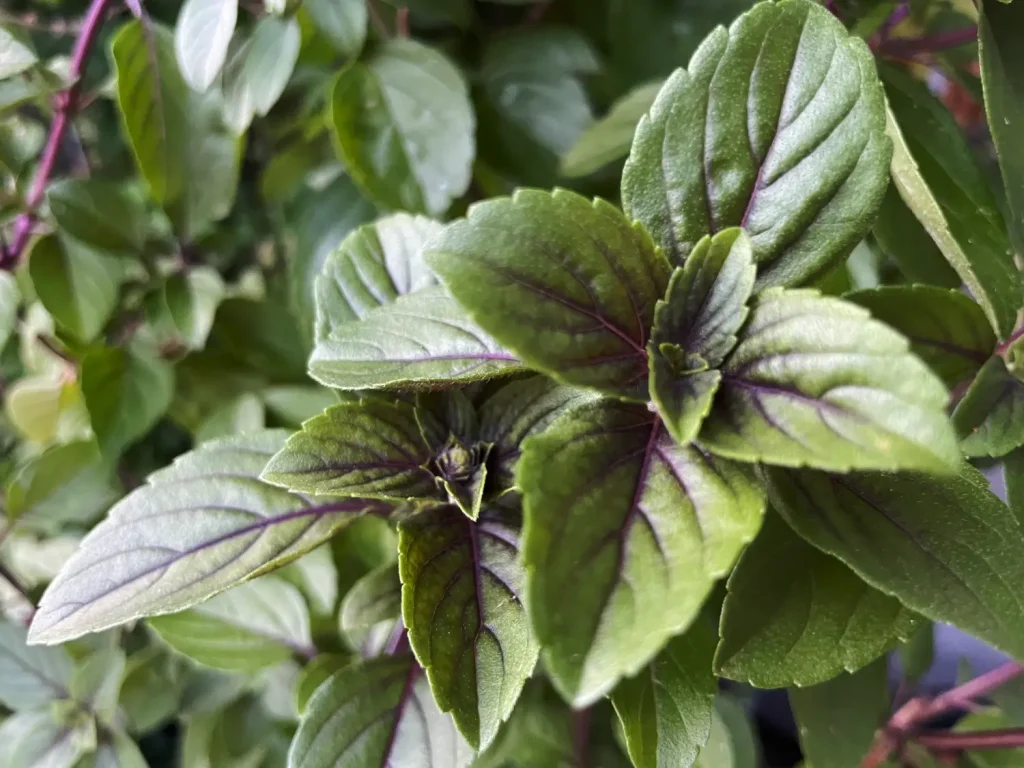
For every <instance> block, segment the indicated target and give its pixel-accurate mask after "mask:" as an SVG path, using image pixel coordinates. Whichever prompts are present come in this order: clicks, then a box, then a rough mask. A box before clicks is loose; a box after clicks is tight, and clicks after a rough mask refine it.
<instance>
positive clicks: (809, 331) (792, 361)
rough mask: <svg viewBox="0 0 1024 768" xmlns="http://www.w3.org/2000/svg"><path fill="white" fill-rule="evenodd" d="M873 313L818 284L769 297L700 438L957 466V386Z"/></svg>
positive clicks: (743, 450)
mask: <svg viewBox="0 0 1024 768" xmlns="http://www.w3.org/2000/svg"><path fill="white" fill-rule="evenodd" d="M908 346H909V345H908V343H907V340H906V339H904V338H903V337H902V336H900V335H899V334H897V333H896V332H894V331H893V330H891V329H890V328H889V327H887V326H885V325H883V324H882V323H880V322H878V321H877V320H872V319H871V317H870V316H869V315H868V312H867V310H865V309H863V308H861V307H858V306H856V305H855V304H851V303H849V302H846V301H843V300H841V299H836V298H832V297H829V296H822V295H820V294H819V293H818V292H817V291H812V290H806V289H805V290H780V289H772V290H768V291H765V292H764V293H762V294H760V295H759V296H757V298H756V299H755V300H754V302H753V308H752V312H751V316H750V318H749V320H748V321H747V324H746V326H745V327H744V329H743V331H742V332H741V334H740V341H739V344H737V345H736V347H735V348H734V349H733V351H732V353H731V354H730V355H729V358H728V359H727V360H726V362H725V365H724V366H723V367H722V384H721V386H720V387H719V389H718V393H717V395H716V396H715V403H714V407H713V408H712V410H711V413H710V415H709V416H708V417H707V419H705V421H704V424H703V426H702V428H701V432H700V442H701V443H702V444H704V445H705V446H706V447H707V448H708V449H710V450H712V451H714V452H715V453H719V454H721V455H722V456H727V457H729V458H733V459H739V460H741V461H766V462H768V463H770V464H781V465H784V466H803V465H806V466H812V467H819V468H824V469H832V470H836V471H847V470H849V469H851V468H861V469H903V468H905V469H923V470H932V471H947V472H948V471H950V470H952V469H954V468H955V467H956V466H957V465H958V463H959V461H960V457H959V453H958V451H957V449H956V443H955V438H954V435H953V431H952V429H951V428H950V425H949V421H948V420H947V418H946V416H945V413H944V409H945V406H946V399H947V394H946V388H945V387H944V386H943V385H942V383H941V382H940V381H939V380H938V379H937V378H936V377H935V375H934V374H932V373H931V371H929V370H928V368H927V367H926V366H925V365H924V364H923V363H922V362H921V361H920V360H918V359H917V358H916V357H914V356H913V355H912V354H910V351H909V349H908Z"/></svg>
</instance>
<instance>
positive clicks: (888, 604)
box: [715, 513, 920, 688]
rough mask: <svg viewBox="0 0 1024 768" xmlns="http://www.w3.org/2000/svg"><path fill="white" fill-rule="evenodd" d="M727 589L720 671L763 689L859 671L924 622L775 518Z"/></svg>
mask: <svg viewBox="0 0 1024 768" xmlns="http://www.w3.org/2000/svg"><path fill="white" fill-rule="evenodd" d="M728 587H729V592H728V595H727V596H726V598H725V604H724V606H723V608H722V621H721V627H720V629H719V634H720V635H721V640H720V641H719V645H718V650H717V651H716V653H715V671H716V672H717V673H718V674H719V675H721V676H722V677H727V678H730V679H732V680H739V681H742V682H747V683H750V684H752V685H756V686H758V687H759V688H783V687H786V686H792V685H798V686H804V685H817V684H818V683H823V682H825V681H826V680H830V679H832V678H833V677H835V676H836V675H838V674H839V673H841V672H844V671H851V672H852V671H854V670H857V669H860V668H861V667H863V666H865V665H866V664H869V663H870V662H872V661H874V660H875V659H877V658H878V657H879V656H881V655H882V654H883V653H885V652H886V651H887V650H888V649H889V648H890V647H892V646H893V645H895V644H896V643H897V642H899V641H900V640H905V639H907V638H908V637H910V635H911V633H912V632H913V631H914V629H915V628H916V627H917V626H918V625H919V624H920V617H918V616H917V615H916V614H914V613H913V612H912V611H909V610H907V609H906V608H904V607H903V606H902V605H901V604H900V602H899V601H898V600H895V599H893V598H891V597H889V596H888V595H885V594H883V593H881V592H879V591H878V590H876V589H875V588H874V587H870V586H868V585H867V584H866V583H864V582H863V581H862V580H861V579H860V578H859V577H858V576H857V575H856V574H855V573H854V572H853V571H851V570H850V569H849V568H847V567H846V566H845V565H843V563H842V562H840V561H839V560H837V559H835V558H834V557H830V556H829V555H826V554H825V553H823V552H820V551H819V550H817V549H815V548H814V547H812V546H811V545H810V544H808V543H807V542H805V541H804V540H803V539H801V538H800V537H799V536H797V535H796V534H795V533H793V531H792V530H790V528H789V526H788V525H786V523H784V522H783V521H782V519H781V518H780V517H779V516H778V515H777V514H775V513H769V515H768V516H767V519H766V520H765V523H764V528H763V529H762V530H761V533H760V534H758V537H757V538H756V539H754V542H753V543H752V544H751V545H750V546H749V547H748V548H747V549H746V551H744V553H743V555H742V556H741V557H740V561H739V564H738V565H737V566H736V568H735V570H734V571H733V572H732V575H731V576H730V577H729V582H728Z"/></svg>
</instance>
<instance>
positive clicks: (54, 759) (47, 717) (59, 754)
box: [0, 710, 96, 768]
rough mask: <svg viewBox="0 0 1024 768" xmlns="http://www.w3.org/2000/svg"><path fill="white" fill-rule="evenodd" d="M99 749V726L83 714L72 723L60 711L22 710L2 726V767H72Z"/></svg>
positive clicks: (0, 749)
mask: <svg viewBox="0 0 1024 768" xmlns="http://www.w3.org/2000/svg"><path fill="white" fill-rule="evenodd" d="M95 748H96V727H95V725H94V724H93V721H92V719H91V718H88V717H87V716H84V717H83V716H79V717H76V718H74V720H73V722H71V723H70V724H65V723H62V722H60V721H59V720H58V719H57V716H56V713H54V712H51V711H48V710H42V711H38V712H19V713H18V714H16V715H14V716H13V717H11V718H9V719H7V720H5V721H3V724H2V725H0V768H28V766H31V767H32V768H72V766H74V765H75V764H76V763H77V762H78V760H79V758H81V757H82V756H84V755H85V754H87V753H89V752H91V751H92V750H94V749H95Z"/></svg>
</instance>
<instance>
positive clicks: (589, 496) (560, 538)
mask: <svg viewBox="0 0 1024 768" xmlns="http://www.w3.org/2000/svg"><path fill="white" fill-rule="evenodd" d="M518 481H519V482H518V484H519V486H520V488H521V489H522V492H523V496H524V505H525V515H526V522H525V529H524V532H523V560H524V562H525V564H526V567H527V571H528V586H527V593H528V594H529V602H528V608H529V612H530V618H531V622H532V624H533V627H534V630H535V631H536V633H537V637H538V639H539V640H540V643H541V646H542V648H543V650H544V661H545V667H546V669H547V670H548V672H549V673H550V675H551V677H552V680H553V681H554V682H555V685H556V687H558V688H559V690H560V691H561V693H562V694H563V695H564V696H565V697H566V698H567V699H568V700H569V701H571V702H572V703H574V704H576V705H577V706H583V705H586V704H590V703H592V702H594V701H596V700H597V699H598V698H600V697H601V696H602V695H604V694H605V693H607V692H608V691H610V690H611V689H612V688H613V687H614V685H615V683H616V682H618V680H619V679H620V678H622V677H624V676H627V675H631V674H635V673H637V672H638V671H639V670H640V669H641V668H642V667H643V666H644V665H645V664H647V663H648V662H649V661H650V660H651V659H652V658H653V657H654V656H655V655H656V654H657V652H658V651H659V650H660V649H661V647H662V645H664V643H665V641H666V640H667V639H668V638H669V637H671V636H672V635H675V634H677V633H679V632H681V631H683V630H684V629H686V627H687V626H689V624H690V623H691V622H692V621H693V619H694V617H695V616H696V615H697V612H698V611H699V609H700V606H701V604H702V603H703V602H704V599H705V597H706V596H707V594H708V592H709V591H710V590H711V588H712V586H713V585H714V582H715V580H716V579H718V578H720V577H722V576H724V575H725V574H726V573H728V572H729V569H730V568H731V567H732V565H733V563H734V562H735V560H736V558H737V557H738V556H739V553H740V551H741V550H742V549H743V547H744V546H745V545H746V544H747V543H748V542H749V541H750V540H751V539H753V537H754V536H755V535H756V533H757V530H758V528H759V527H760V525H761V516H762V514H763V512H764V496H763V492H762V490H761V488H760V486H759V484H758V483H757V482H756V481H755V480H754V478H753V477H752V475H751V474H750V473H749V472H748V471H747V469H746V468H745V467H743V466H741V465H736V464H732V463H731V462H729V461H726V460H722V459H718V458H716V457H714V456H710V455H708V454H706V453H704V452H703V450H702V449H700V448H698V447H695V446H691V447H680V446H677V445H675V444H674V443H673V442H672V439H671V438H670V437H669V436H668V434H667V433H666V432H665V430H664V427H663V426H662V424H661V422H660V420H659V419H658V418H657V417H656V416H654V415H653V414H651V413H650V412H649V411H648V410H647V408H646V407H645V406H641V405H627V404H624V403H617V402H615V401H600V402H596V403H593V404H588V405H584V406H581V407H580V408H577V409H575V410H573V411H570V412H569V413H568V414H566V415H565V416H563V417H562V418H561V419H559V420H558V421H556V422H555V423H554V424H553V425H552V426H551V427H549V428H548V429H547V430H546V431H545V432H544V433H543V434H541V435H537V436H535V437H533V438H531V439H530V440H528V441H527V442H526V445H525V448H524V451H523V457H522V459H521V460H520V463H519V469H518Z"/></svg>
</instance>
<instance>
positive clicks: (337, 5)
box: [302, 0, 369, 57]
mask: <svg viewBox="0 0 1024 768" xmlns="http://www.w3.org/2000/svg"><path fill="white" fill-rule="evenodd" d="M302 10H303V11H305V12H306V13H308V14H309V18H310V19H312V20H313V24H314V25H315V26H316V28H317V30H318V31H319V32H321V33H323V35H324V36H325V37H326V38H327V39H328V40H330V41H331V44H332V45H333V46H334V47H335V48H337V49H338V50H339V51H341V52H342V53H343V54H345V55H346V56H353V57H354V56H358V55H359V52H360V51H361V50H362V49H363V43H364V42H366V27H367V23H368V22H369V13H368V12H367V7H366V0H305V2H303V4H302Z"/></svg>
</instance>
